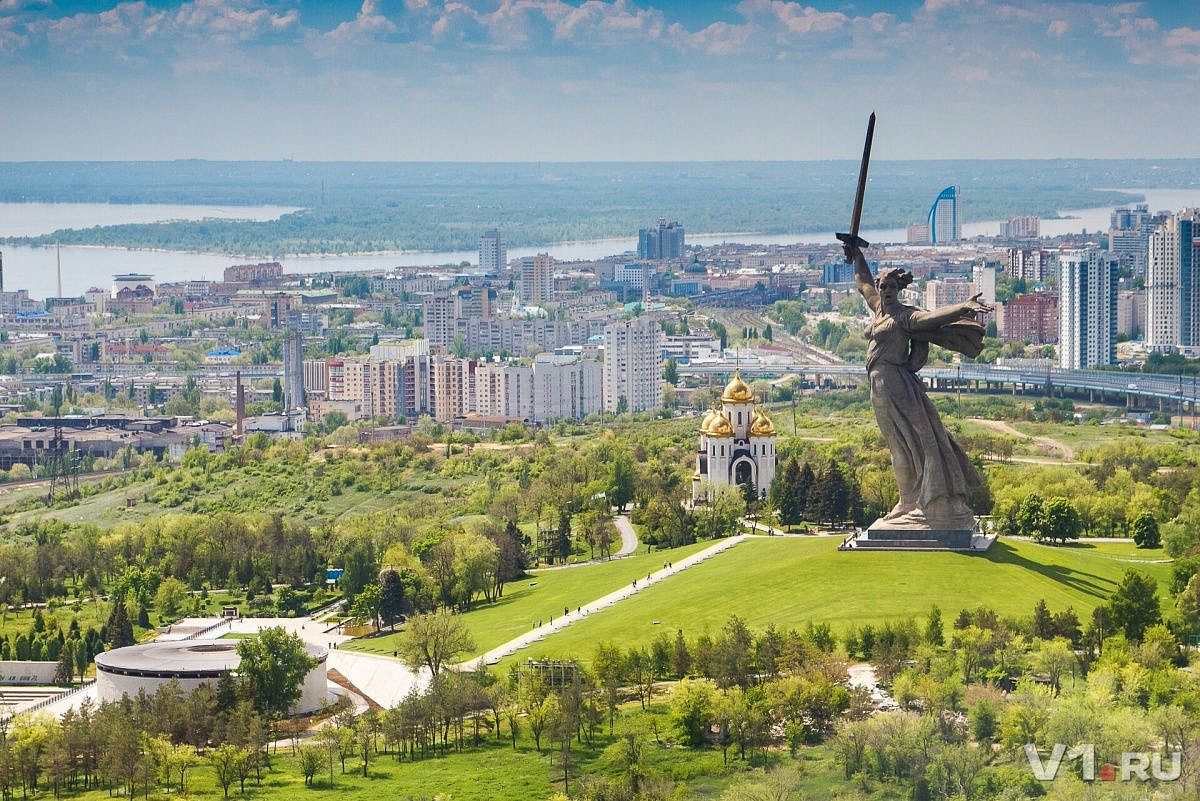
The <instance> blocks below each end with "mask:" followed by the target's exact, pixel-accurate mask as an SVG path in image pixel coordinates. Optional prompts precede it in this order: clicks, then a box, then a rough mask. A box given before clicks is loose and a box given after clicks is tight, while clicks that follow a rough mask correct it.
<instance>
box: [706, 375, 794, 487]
mask: <svg viewBox="0 0 1200 801" xmlns="http://www.w3.org/2000/svg"><path fill="white" fill-rule="evenodd" d="M773 478H775V424H774V423H772V422H771V418H769V417H767V415H766V412H764V411H762V410H761V409H757V408H755V406H754V395H753V394H752V393H751V392H750V387H749V386H747V384H746V382H745V381H743V380H742V377H741V375H740V374H737V373H735V374H734V376H733V378H732V379H731V380H730V382H729V383H728V384H727V385H726V386H725V391H724V392H722V393H721V402H720V404H718V406H717V408H716V409H710V410H709V411H708V414H706V415H704V420H703V421H702V422H701V423H700V446H699V448H698V449H697V451H696V472H695V473H694V474H693V475H692V503H693V504H697V503H698V504H703V503H707V502H709V501H710V500H712V498H711V494H712V493H713V491H714V490H715V489H716V488H717V487H720V486H728V485H734V486H741V485H744V484H745V483H746V481H747V480H750V481H752V482H754V488H755V490H756V491H757V492H758V497H760V498H765V497H766V496H767V488H768V487H770V486H771V480H772V479H773Z"/></svg>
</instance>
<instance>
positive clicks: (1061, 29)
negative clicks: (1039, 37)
mask: <svg viewBox="0 0 1200 801" xmlns="http://www.w3.org/2000/svg"><path fill="white" fill-rule="evenodd" d="M1070 30H1071V24H1070V23H1069V22H1067V21H1066V20H1065V19H1054V20H1050V24H1049V25H1047V26H1046V33H1047V34H1048V35H1050V36H1053V37H1054V38H1055V39H1061V38H1062V37H1064V36H1066V35H1067V34H1068V33H1069V32H1070Z"/></svg>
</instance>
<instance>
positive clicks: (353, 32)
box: [325, 0, 396, 42]
mask: <svg viewBox="0 0 1200 801" xmlns="http://www.w3.org/2000/svg"><path fill="white" fill-rule="evenodd" d="M395 30H396V25H395V24H394V23H393V22H392V21H391V20H390V19H388V18H387V17H385V16H384V15H383V14H381V13H380V12H379V4H378V3H377V2H376V0H363V4H362V6H361V7H360V8H359V10H358V14H357V15H355V17H354V19H352V20H349V21H347V22H343V23H341V24H340V25H338V26H337V27H336V28H334V29H333V30H331V31H329V33H327V34H325V35H326V36H328V37H329V38H330V39H333V40H335V41H343V42H344V41H349V40H354V39H359V38H363V37H368V38H369V37H372V36H377V35H379V34H386V33H392V32H393V31H395Z"/></svg>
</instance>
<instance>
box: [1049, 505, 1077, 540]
mask: <svg viewBox="0 0 1200 801" xmlns="http://www.w3.org/2000/svg"><path fill="white" fill-rule="evenodd" d="M1043 525H1044V528H1043V529H1042V537H1044V538H1046V539H1049V540H1052V541H1054V542H1060V543H1064V542H1066V541H1067V540H1076V539H1079V531H1080V529H1081V528H1083V521H1082V519H1081V518H1080V516H1079V510H1078V509H1076V508H1075V504H1073V503H1071V502H1070V501H1068V500H1067V499H1066V498H1051V499H1050V500H1049V501H1047V502H1046V506H1045V509H1044V511H1043Z"/></svg>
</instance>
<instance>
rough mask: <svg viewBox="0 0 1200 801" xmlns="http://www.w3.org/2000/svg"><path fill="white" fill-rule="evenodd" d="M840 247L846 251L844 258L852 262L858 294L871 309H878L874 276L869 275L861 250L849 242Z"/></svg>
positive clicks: (869, 270) (875, 310) (869, 268)
mask: <svg viewBox="0 0 1200 801" xmlns="http://www.w3.org/2000/svg"><path fill="white" fill-rule="evenodd" d="M842 249H843V250H845V251H846V260H847V261H851V260H852V261H853V262H854V284H855V286H857V287H858V294H860V295H862V296H863V300H865V301H866V302H867V305H868V306H870V307H871V311H873V312H877V311H879V292H878V291H877V290H876V289H875V278H874V276H872V275H871V267H870V265H868V264H867V260H866V259H865V258H864V257H863V254H862V250H861V249H859V248H858V247H857V246H856V245H853V244H851V243H846V244H845V245H844V246H843V248H842Z"/></svg>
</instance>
